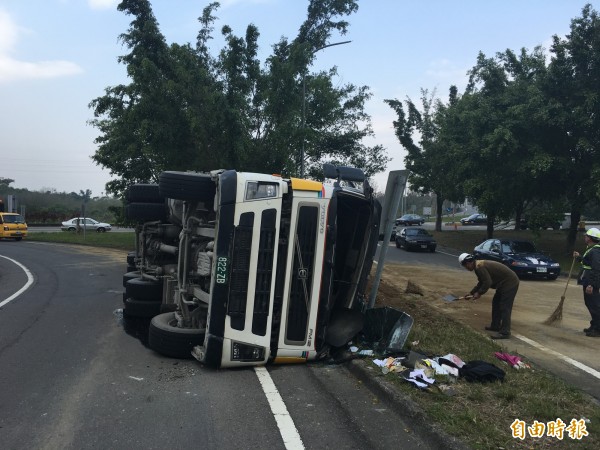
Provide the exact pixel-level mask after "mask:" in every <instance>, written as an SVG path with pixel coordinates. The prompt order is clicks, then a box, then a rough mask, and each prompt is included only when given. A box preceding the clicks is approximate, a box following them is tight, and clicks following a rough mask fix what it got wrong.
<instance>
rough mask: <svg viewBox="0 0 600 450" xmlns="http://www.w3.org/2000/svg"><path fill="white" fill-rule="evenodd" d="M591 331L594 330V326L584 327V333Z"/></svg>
mask: <svg viewBox="0 0 600 450" xmlns="http://www.w3.org/2000/svg"><path fill="white" fill-rule="evenodd" d="M590 331H592V327H587V328H584V329H583V332H584V333H589V332H590Z"/></svg>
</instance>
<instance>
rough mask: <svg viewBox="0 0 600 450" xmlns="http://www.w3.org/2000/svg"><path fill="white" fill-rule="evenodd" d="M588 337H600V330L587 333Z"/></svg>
mask: <svg viewBox="0 0 600 450" xmlns="http://www.w3.org/2000/svg"><path fill="white" fill-rule="evenodd" d="M585 335H586V336H589V337H600V331H599V330H590V331H588V332H587V333H585Z"/></svg>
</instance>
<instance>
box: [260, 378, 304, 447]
mask: <svg viewBox="0 0 600 450" xmlns="http://www.w3.org/2000/svg"><path fill="white" fill-rule="evenodd" d="M254 371H255V372H256V376H257V377H258V381H259V382H260V384H261V386H262V388H263V392H264V393H265V396H266V397H267V401H268V402H269V406H270V407H271V412H272V413H273V416H274V417H275V421H276V422H277V427H278V428H279V433H280V434H281V437H282V438H283V444H284V445H285V448H287V449H289V450H296V449H298V450H299V449H304V444H303V443H302V439H301V438H300V434H299V433H298V430H297V429H296V425H294V421H293V420H292V417H291V416H290V414H289V413H288V410H287V408H286V406H285V403H283V399H282V398H281V395H279V391H278V390H277V387H276V386H275V383H273V379H272V378H271V375H269V372H268V371H267V369H265V368H264V367H255V368H254Z"/></svg>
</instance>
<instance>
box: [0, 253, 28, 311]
mask: <svg viewBox="0 0 600 450" xmlns="http://www.w3.org/2000/svg"><path fill="white" fill-rule="evenodd" d="M0 258H4V259H8V260H9V261H10V262H12V263H13V264H16V265H17V266H19V267H20V268H21V269H23V272H25V275H27V283H25V285H24V286H23V287H22V288H21V289H19V290H18V291H17V292H15V293H14V294H13V295H11V296H10V297H8V298H7V299H4V300H2V301H1V302H0V308H2V307H3V306H4V305H6V304H7V303H9V302H11V301H13V300H14V299H15V298H17V297H18V296H19V295H21V294H22V293H23V292H25V291H26V290H27V289H29V286H31V285H32V284H33V280H34V278H33V275H32V274H31V272H30V271H29V269H28V268H27V267H25V266H24V265H23V264H21V263H20V262H19V261H15V260H14V259H12V258H9V257H8V256H3V255H0Z"/></svg>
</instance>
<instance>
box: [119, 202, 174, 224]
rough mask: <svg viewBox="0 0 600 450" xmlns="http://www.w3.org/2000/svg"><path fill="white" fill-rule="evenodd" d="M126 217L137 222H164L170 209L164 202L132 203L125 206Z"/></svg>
mask: <svg viewBox="0 0 600 450" xmlns="http://www.w3.org/2000/svg"><path fill="white" fill-rule="evenodd" d="M125 217H126V218H127V219H131V220H135V221H137V222H154V221H161V222H164V221H166V220H167V217H168V209H167V205H166V204H165V203H164V202H163V203H130V204H129V205H127V206H125Z"/></svg>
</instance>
